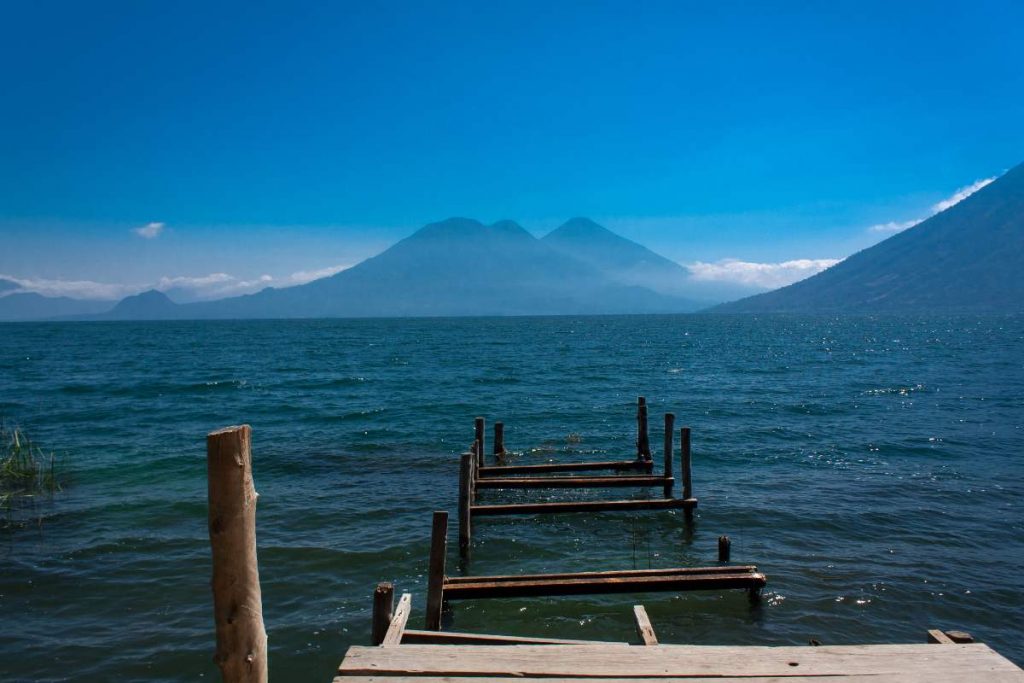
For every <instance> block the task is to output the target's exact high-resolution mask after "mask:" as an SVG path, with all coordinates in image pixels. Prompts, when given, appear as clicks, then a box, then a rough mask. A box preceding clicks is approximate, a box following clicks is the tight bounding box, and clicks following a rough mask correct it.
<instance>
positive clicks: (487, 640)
mask: <svg viewBox="0 0 1024 683" xmlns="http://www.w3.org/2000/svg"><path fill="white" fill-rule="evenodd" d="M402 644H403V645H407V644H418V645H590V646H593V647H605V646H608V645H618V646H623V647H629V643H624V642H623V643H618V642H614V641H601V640H564V639H561V638H530V637H524V636H501V635H492V634H489V633H459V632H457V631H416V630H413V629H406V631H405V634H404V636H403V637H402Z"/></svg>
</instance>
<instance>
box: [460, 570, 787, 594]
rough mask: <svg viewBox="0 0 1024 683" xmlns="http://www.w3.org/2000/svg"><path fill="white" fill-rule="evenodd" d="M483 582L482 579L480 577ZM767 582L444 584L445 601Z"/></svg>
mask: <svg viewBox="0 0 1024 683" xmlns="http://www.w3.org/2000/svg"><path fill="white" fill-rule="evenodd" d="M481 579H486V577H481ZM765 583H767V579H766V578H765V575H764V574H761V573H759V572H736V573H733V574H720V573H707V574H668V575H662V576H640V577H603V578H582V579H554V580H552V579H541V580H536V581H486V580H481V581H480V582H478V583H457V584H450V585H446V586H445V588H444V597H445V599H446V600H474V599H481V598H513V597H539V596H546V595H598V594H612V593H647V592H654V591H658V592H662V591H696V590H731V589H736V588H742V589H754V590H757V589H760V588H762V587H763V586H764V585H765Z"/></svg>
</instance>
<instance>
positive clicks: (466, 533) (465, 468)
mask: <svg viewBox="0 0 1024 683" xmlns="http://www.w3.org/2000/svg"><path fill="white" fill-rule="evenodd" d="M472 486H473V454H472V453H463V454H462V460H461V461H460V462H459V552H460V553H462V554H463V555H465V554H466V553H468V552H469V544H470V541H471V540H472V536H473V517H472V515H471V514H470V506H471V505H472V501H471V494H470V488H471V487H472Z"/></svg>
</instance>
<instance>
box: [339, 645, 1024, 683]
mask: <svg viewBox="0 0 1024 683" xmlns="http://www.w3.org/2000/svg"><path fill="white" fill-rule="evenodd" d="M794 678H796V679H799V678H814V679H816V680H826V681H832V680H835V681H838V680H842V681H844V682H845V681H851V680H853V681H871V682H872V683H881V682H896V681H899V682H900V683H915V682H922V683H923V682H925V681H927V682H928V683H932V682H934V681H950V682H957V681H960V682H963V683H985V682H988V681H999V682H1002V681H1006V682H1009V681H1013V682H1016V683H1021V682H1024V671H1021V669H1019V668H1017V667H1016V666H1014V665H1013V663H1012V662H1010V661H1009V660H1007V659H1006V658H1004V657H1002V656H1001V655H999V654H998V653H997V652H995V651H993V650H992V649H990V648H989V647H988V646H986V645H984V644H981V643H974V644H966V645H929V644H921V645H835V646H821V647H808V646H802V647H760V646H746V647H733V646H704V645H701V646H698V645H652V646H646V647H626V648H622V647H611V648H609V647H608V646H607V644H604V643H595V644H594V645H589V644H588V645H500V646H494V645H399V646H395V647H360V646H354V647H352V648H350V649H349V651H348V653H347V654H346V655H345V659H344V661H342V663H341V665H340V666H339V668H338V676H337V678H335V679H334V681H335V683H371V682H372V683H391V682H392V681H402V680H410V679H414V680H416V681H417V683H428V682H431V681H438V682H440V681H450V682H452V683H470V681H478V682H480V683H483V682H484V681H495V680H512V679H514V680H516V681H520V682H524V681H531V680H535V681H543V682H544V683H557V682H558V681H575V682H579V681H581V679H589V680H591V681H594V682H595V683H597V682H599V683H611V682H612V681H622V682H623V683H626V682H629V683H640V682H641V681H646V682H647V683H650V680H651V679H657V680H658V681H659V683H667V682H669V681H679V682H680V683H683V682H684V681H685V683H693V682H694V681H705V680H706V681H717V682H723V681H737V682H738V681H742V682H743V683H762V682H764V681H791V680H792V679H794Z"/></svg>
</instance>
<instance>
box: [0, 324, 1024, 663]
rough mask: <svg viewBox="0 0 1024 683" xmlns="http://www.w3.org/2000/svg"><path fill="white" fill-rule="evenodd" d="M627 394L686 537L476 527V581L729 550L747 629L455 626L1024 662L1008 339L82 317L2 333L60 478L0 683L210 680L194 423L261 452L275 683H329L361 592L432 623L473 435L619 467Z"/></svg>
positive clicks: (570, 601)
mask: <svg viewBox="0 0 1024 683" xmlns="http://www.w3.org/2000/svg"><path fill="white" fill-rule="evenodd" d="M638 394H645V395H646V396H647V397H648V401H649V402H650V404H651V416H652V420H651V424H652V432H651V437H652V438H651V442H652V444H654V445H655V446H656V450H657V445H658V444H660V443H661V430H660V424H661V421H660V414H661V413H662V412H664V411H665V410H672V411H674V412H675V413H676V415H677V424H684V425H690V426H691V427H692V428H693V448H694V478H695V493H696V495H697V496H698V497H699V498H700V500H701V503H700V508H699V513H698V516H697V519H696V524H695V527H694V529H693V533H692V535H690V534H687V532H686V530H685V528H684V524H683V520H682V519H681V516H680V515H676V514H671V513H665V512H661V513H651V512H636V513H620V514H601V515H592V516H587V515H563V516H553V517H546V518H539V517H533V518H530V517H520V518H504V519H502V518H492V519H486V520H481V521H480V522H479V523H478V524H477V528H476V536H475V539H474V548H473V562H472V565H471V567H470V568H471V570H472V572H473V573H506V572H519V571H528V572H541V571H570V570H589V569H595V570H596V569H618V568H632V567H640V568H646V567H664V566H674V565H679V564H689V565H695V564H705V563H713V562H714V559H715V548H716V539H717V537H718V536H719V535H720V534H728V535H730V536H731V537H732V539H733V560H734V561H735V562H742V563H747V562H750V563H756V564H758V565H759V566H760V567H761V568H762V569H763V570H764V571H765V572H766V573H767V574H768V575H769V586H768V590H767V592H766V594H765V595H766V599H765V600H764V601H763V602H762V604H761V606H760V607H759V608H751V607H750V606H749V605H748V603H747V600H746V598H745V596H744V595H743V594H742V592H738V591H737V592H733V593H725V594H721V595H718V594H702V595H698V594H689V595H672V594H652V595H644V596H611V597H576V598H566V599H546V600H545V599H533V600H507V601H498V600H492V601H482V602H475V603H474V602H465V603H458V604H457V605H456V606H455V610H454V612H453V614H452V619H453V621H452V623H451V625H450V627H451V628H453V629H458V630H467V631H472V630H480V629H483V630H487V631H492V632H493V631H498V632H504V633H513V634H525V635H545V636H562V637H568V638H595V639H613V640H627V639H630V638H632V637H633V627H632V618H631V605H633V604H635V603H637V602H643V604H645V605H646V606H647V609H648V612H649V613H650V615H651V618H652V621H653V622H654V625H655V628H656V630H657V633H658V636H659V639H660V640H662V641H663V642H669V643H702V644H716V643H718V644H727V643H728V644H743V643H748V644H787V643H797V644H799V643H805V642H806V641H807V640H808V639H810V638H817V639H819V640H821V641H823V642H825V643H830V644H840V643H862V642H891V641H904V642H920V641H922V639H923V636H924V631H925V629H927V628H935V627H938V628H961V629H964V630H967V631H970V632H971V633H973V634H974V635H975V636H976V637H977V638H979V639H981V640H984V641H986V642H988V643H989V644H990V645H992V646H994V647H996V648H997V649H998V650H1000V651H1001V652H1002V653H1004V654H1005V655H1007V656H1009V657H1011V658H1012V659H1014V660H1015V661H1017V662H1018V663H1021V662H1024V638H1022V635H1024V627H1022V625H1024V572H1022V569H1024V515H1022V505H1021V503H1022V500H1024V497H1022V495H1024V483H1022V480H1021V475H1022V474H1024V466H1022V464H1021V457H1022V455H1021V454H1022V452H1024V319H1021V318H1019V317H1018V318H995V317H986V318H971V317H959V318H947V317H942V318H939V317H931V318H895V317H890V318H877V319H875V318H839V319H836V318H796V317H787V318H771V317H767V318H764V317H762V318H745V317H738V318H734V317H701V316H670V317H594V318H571V317H563V318H537V319H459V320H401V321H393V320H360V321H348V320H330V321H288V322H280V321H275V322H270V321H267V322H196V323H189V322H183V323H96V324H92V323H79V324H19V325H0V415H3V416H6V417H7V418H8V420H15V421H17V422H18V423H19V424H21V426H22V427H24V428H25V429H26V430H27V431H28V432H29V433H30V434H31V435H32V436H33V438H34V439H36V440H37V441H39V442H42V443H43V444H44V445H45V446H47V447H48V448H50V449H52V450H55V451H57V452H58V453H64V454H66V462H67V465H68V467H69V469H70V474H71V477H72V480H71V485H70V486H69V487H68V489H67V490H66V491H65V492H64V493H61V494H59V495H58V496H57V497H56V498H55V500H54V501H53V502H52V503H46V502H41V503H40V504H39V505H37V506H36V509H35V513H34V514H36V516H38V517H39V518H41V519H39V523H32V524H30V525H29V526H22V527H16V528H13V529H11V528H8V529H7V530H6V531H3V532H0V542H2V543H0V622H2V628H0V679H3V680H30V679H45V680H51V679H52V680H64V679H71V678H75V679H76V680H109V679H114V678H117V679H118V680H125V681H127V680H181V681H186V680H187V681H193V680H197V679H198V678H200V677H215V676H216V669H215V667H214V665H213V663H212V659H211V657H212V654H213V617H212V605H211V596H210V593H209V575H210V564H209V547H208V537H207V531H206V507H205V493H206V490H205V486H206V482H205V435H206V433H207V432H208V431H210V430H213V429H216V428H219V427H222V426H226V425H229V424H237V423H241V422H247V423H249V424H251V425H252V427H253V449H254V463H255V464H254V469H255V477H256V484H257V490H258V491H259V492H260V494H261V495H260V505H259V513H258V534H259V559H260V572H261V578H262V584H263V599H264V610H265V618H266V622H267V630H268V632H269V635H270V647H271V653H270V667H271V674H272V676H273V677H274V679H275V680H295V681H308V680H329V677H330V676H331V674H332V670H333V668H334V666H335V665H337V663H338V662H339V661H340V660H341V658H342V655H343V654H344V651H345V649H346V648H347V646H348V645H350V644H353V643H364V642H366V641H367V639H368V634H369V616H370V611H369V608H370V598H371V594H372V591H373V587H374V584H375V583H376V582H377V581H380V580H392V581H395V582H396V584H397V588H398V590H399V591H411V592H412V593H413V595H414V606H415V611H414V614H413V623H414V625H416V626H419V625H420V624H421V623H422V619H423V612H422V608H423V605H424V602H425V595H424V583H425V582H424V574H425V570H426V559H427V551H428V536H429V527H430V511H431V510H434V509H442V508H447V509H449V510H452V511H453V512H454V508H455V503H456V491H457V453H459V452H461V451H462V450H464V448H465V447H466V446H467V445H468V444H469V442H470V441H471V439H472V425H473V417H474V416H476V415H486V416H487V417H488V419H489V421H493V420H494V419H503V420H504V421H505V424H506V440H507V443H508V446H509V447H510V448H512V449H514V450H516V451H518V452H519V453H520V455H518V456H517V458H518V460H519V461H521V462H536V461H541V460H544V459H547V458H556V459H557V458H573V457H576V458H579V457H581V456H582V455H583V454H585V455H588V456H590V455H594V454H602V455H617V456H622V455H629V454H630V453H631V449H632V448H633V439H634V411H635V408H634V401H635V398H636V396H637V395H638ZM571 434H578V435H579V436H580V439H581V441H580V442H579V443H576V439H575V438H570V435H571ZM657 461H659V454H657V453H656V462H657ZM484 495H486V496H487V500H495V501H497V500H508V499H515V498H516V496H515V495H511V494H501V493H497V492H494V493H490V492H488V493H486V494H484ZM543 495H549V496H551V497H575V498H582V497H588V496H594V495H598V494H597V493H595V492H592V491H591V492H572V491H567V492H566V491H555V492H551V493H550V494H543ZM616 495H621V491H619V492H618V493H617V494H616ZM653 495H658V492H657V491H655V492H653ZM21 514H22V515H24V514H25V513H24V511H23V512H22V513H21ZM15 521H17V520H15ZM453 533H454V531H453ZM449 563H450V567H452V571H458V567H457V561H456V558H455V557H454V555H452V556H450V558H449Z"/></svg>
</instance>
